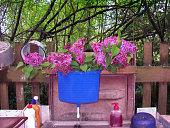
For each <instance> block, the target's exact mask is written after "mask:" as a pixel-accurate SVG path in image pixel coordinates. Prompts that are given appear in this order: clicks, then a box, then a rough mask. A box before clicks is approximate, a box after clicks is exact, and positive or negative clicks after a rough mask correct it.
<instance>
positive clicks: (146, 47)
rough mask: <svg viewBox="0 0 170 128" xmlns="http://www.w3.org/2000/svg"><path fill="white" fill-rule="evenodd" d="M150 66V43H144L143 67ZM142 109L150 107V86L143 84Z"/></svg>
mask: <svg viewBox="0 0 170 128" xmlns="http://www.w3.org/2000/svg"><path fill="white" fill-rule="evenodd" d="M151 65H152V42H144V66H151ZM142 105H143V107H150V106H151V84H150V83H149V82H145V83H143V103H142Z"/></svg>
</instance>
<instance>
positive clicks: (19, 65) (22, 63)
mask: <svg viewBox="0 0 170 128" xmlns="http://www.w3.org/2000/svg"><path fill="white" fill-rule="evenodd" d="M23 65H24V62H19V63H18V65H17V67H16V69H18V68H19V67H22V66H23Z"/></svg>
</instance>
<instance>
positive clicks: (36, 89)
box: [31, 82, 40, 103]
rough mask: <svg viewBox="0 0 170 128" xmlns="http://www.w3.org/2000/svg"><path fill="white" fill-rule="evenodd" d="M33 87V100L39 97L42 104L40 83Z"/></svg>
mask: <svg viewBox="0 0 170 128" xmlns="http://www.w3.org/2000/svg"><path fill="white" fill-rule="evenodd" d="M31 85H32V98H33V97H34V96H38V102H39V103H40V83H38V82H33V83H31Z"/></svg>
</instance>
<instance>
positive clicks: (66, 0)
mask: <svg viewBox="0 0 170 128" xmlns="http://www.w3.org/2000/svg"><path fill="white" fill-rule="evenodd" d="M67 2H68V0H65V2H64V3H63V4H62V6H61V7H60V8H59V9H58V11H57V12H56V13H55V15H53V17H52V18H51V19H50V20H49V21H48V22H47V23H46V25H45V26H44V28H43V29H42V33H41V35H40V39H41V38H42V36H43V32H44V31H45V29H46V28H47V26H48V25H49V24H50V23H51V21H52V20H54V18H55V17H56V16H57V15H58V14H59V13H60V11H61V10H62V8H63V7H64V6H65V5H66V3H67Z"/></svg>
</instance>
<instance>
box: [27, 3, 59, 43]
mask: <svg viewBox="0 0 170 128" xmlns="http://www.w3.org/2000/svg"><path fill="white" fill-rule="evenodd" d="M55 1H56V0H53V1H52V2H51V4H50V7H49V8H48V10H47V12H46V14H45V15H44V16H43V17H42V19H41V20H40V21H39V22H38V23H37V24H36V26H35V27H34V28H33V30H32V32H31V33H30V35H29V36H28V37H27V39H26V40H25V43H27V42H28V41H29V39H30V38H31V36H32V35H33V34H34V32H35V31H36V29H37V28H38V27H39V26H40V25H41V24H42V23H43V22H44V20H45V19H46V18H47V16H48V15H49V14H50V12H51V10H52V7H53V6H54V3H55Z"/></svg>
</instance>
